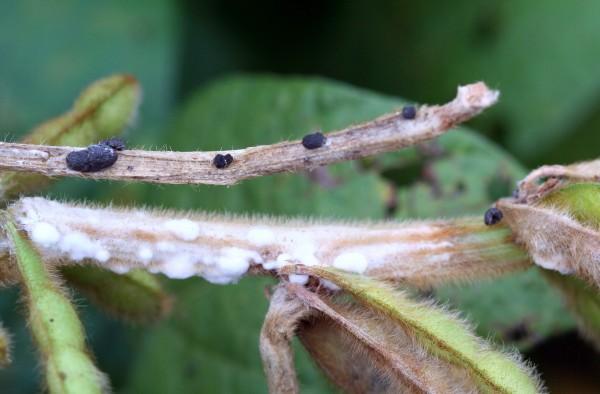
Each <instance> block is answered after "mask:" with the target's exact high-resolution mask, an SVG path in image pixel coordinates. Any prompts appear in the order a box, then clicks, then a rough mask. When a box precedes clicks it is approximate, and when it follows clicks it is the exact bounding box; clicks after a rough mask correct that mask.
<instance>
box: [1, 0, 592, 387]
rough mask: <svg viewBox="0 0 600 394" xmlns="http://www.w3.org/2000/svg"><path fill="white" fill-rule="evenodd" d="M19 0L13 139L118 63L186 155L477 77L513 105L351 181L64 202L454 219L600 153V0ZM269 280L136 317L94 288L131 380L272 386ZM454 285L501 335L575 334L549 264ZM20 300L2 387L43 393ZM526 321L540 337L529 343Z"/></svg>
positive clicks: (198, 284) (142, 121) (104, 342)
mask: <svg viewBox="0 0 600 394" xmlns="http://www.w3.org/2000/svg"><path fill="white" fill-rule="evenodd" d="M1 5H2V7H1V8H0V10H1V12H0V135H2V136H4V138H5V139H7V140H14V139H17V138H18V137H19V136H20V135H22V134H23V133H25V132H26V131H27V130H29V129H30V128H31V127H33V126H34V125H35V124H37V123H39V122H41V121H43V120H45V119H47V118H49V117H52V116H55V115H58V114H60V113H61V112H63V111H65V110H66V109H68V108H69V106H70V104H71V102H72V100H73V99H74V98H75V97H76V95H77V94H78V93H79V91H80V90H81V89H82V88H83V87H84V86H86V85H87V84H88V83H90V82H92V81H93V80H95V79H98V78H101V77H103V76H106V75H109V74H112V73H115V72H128V73H132V74H134V75H135V76H136V77H137V78H138V79H139V80H140V82H141V84H142V86H143V88H144V101H143V104H142V107H141V109H140V113H139V116H138V121H137V123H136V124H135V126H134V127H132V128H131V129H130V130H128V131H127V134H126V136H127V139H128V141H129V143H130V145H132V146H138V147H141V146H143V147H152V148H163V147H168V148H172V149H176V150H195V149H221V148H223V149H227V148H231V147H242V146H246V145H250V144H264V143H271V142H276V141H279V140H281V139H287V138H298V137H300V136H302V135H303V134H304V133H306V132H308V131H310V130H313V129H316V128H322V129H324V130H331V129H334V128H339V127H343V126H346V125H348V124H350V123H352V122H356V121H360V120H366V119H369V118H372V117H374V116H377V115H379V114H382V113H384V112H386V111H389V110H390V109H392V108H396V107H398V106H399V105H401V104H402V103H403V102H406V101H405V100H408V101H410V102H432V103H437V102H444V101H446V100H448V99H450V98H451V97H453V95H454V93H455V89H456V86H457V85H458V84H464V83H468V82H472V81H477V80H485V81H486V82H487V83H488V84H489V85H490V86H492V87H495V88H499V89H500V90H501V91H502V96H501V100H500V103H499V104H498V105H497V106H496V107H494V108H493V109H491V110H489V111H486V113H485V114H484V115H482V116H481V117H479V118H478V119H477V120H475V121H473V122H472V123H470V127H471V128H472V129H475V130H477V132H476V133H472V132H469V131H466V130H463V131H460V132H457V133H453V134H449V135H448V136H446V137H444V138H442V139H441V140H440V141H439V142H438V143H436V144H434V145H432V146H431V147H432V148H433V149H431V150H427V149H426V150H415V149H409V150H406V151H403V152H400V153H397V154H388V155H383V156H382V157H379V158H377V159H373V160H368V161H366V162H364V163H361V164H360V165H359V164H356V163H346V164H343V165H338V166H333V167H331V168H330V169H329V175H330V176H331V177H333V179H335V180H336V185H337V186H335V187H332V188H327V187H323V186H322V185H319V184H318V183H315V182H314V181H311V180H310V179H309V178H308V177H306V176H305V175H303V174H300V175H296V176H293V175H281V176H275V177H269V178H265V179H258V180H253V181H248V182H245V183H243V184H242V185H240V186H236V187H232V188H217V187H206V186H195V187H187V186H186V187H183V186H177V187H174V186H162V187H157V186H147V185H123V184H108V183H105V182H83V181H75V180H67V181H64V182H61V183H60V184H58V185H57V186H56V187H54V188H53V190H52V191H51V195H52V196H54V197H68V198H78V199H81V198H84V197H86V198H90V199H93V200H98V201H111V200H112V201H115V202H117V203H121V204H137V203H144V204H148V205H153V206H154V205H156V206H168V207H175V208H181V209H190V208H194V209H206V210H219V211H231V212H243V213H251V212H261V213H271V214H287V215H319V216H326V217H342V218H348V219H360V218H373V219H377V218H383V217H390V218H400V219H405V218H428V217H443V216H445V217H450V216H456V215H463V214H481V213H482V212H483V211H484V210H485V208H486V207H487V206H488V204H489V203H490V202H491V201H493V200H494V199H496V198H498V197H500V196H503V195H507V194H508V193H510V191H511V189H512V188H513V187H514V182H515V181H516V180H517V179H519V178H520V177H521V176H522V175H523V174H524V173H525V172H526V171H527V169H529V168H531V167H534V166H537V165H540V164H542V163H556V162H570V161H575V160H583V159H589V158H593V157H596V156H597V155H598V153H597V152H598V145H599V144H598V143H599V142H600V138H598V131H599V126H600V111H598V110H599V109H600V73H599V72H598V70H599V69H600V68H599V65H600V50H599V49H598V48H599V47H598V43H599V42H600V23H598V20H600V19H599V17H600V2H597V1H593V0H587V1H585V0H582V1H577V2H565V1H559V0H546V1H544V2H534V1H527V0H522V1H516V0H513V1H467V0H455V1H447V2H442V1H434V0H426V1H410V2H409V1H341V0H339V1H318V0H307V1H298V2H292V1H275V0H272V1H254V2H246V1H219V0H204V1H195V2H194V1H166V0H148V1H128V2H122V1H81V2H77V1H66V0H65V1H39V0H25V1H18V2H17V1H14V2H13V1H2V3H1ZM233 74H237V76H232V75H233ZM240 74H241V75H240ZM259 74H260V76H259ZM331 80H337V81H342V82H343V83H339V82H333V81H331ZM350 85H354V86H355V87H358V88H359V89H357V88H354V87H351V86H350ZM370 91H372V92H378V93H377V94H376V93H372V92H370ZM398 97H403V98H405V99H404V100H403V99H400V98H398ZM481 136H485V137H487V138H482V137H481ZM432 152H441V154H432ZM392 189H393V190H395V197H394V198H393V203H390V200H389V197H388V196H389V194H390V193H389V192H390V190H392ZM264 285H265V282H264V281H259V280H256V279H246V280H243V281H242V282H241V283H240V285H238V286H228V287H217V286H214V285H209V284H206V283H204V282H203V281H201V280H199V279H198V280H186V281H180V282H170V283H168V286H169V287H170V288H172V290H173V292H174V293H175V294H176V295H177V297H178V300H179V301H178V303H177V305H176V308H175V312H174V315H173V317H172V318H171V319H169V320H168V321H164V322H161V323H159V324H157V325H154V326H150V327H135V328H132V327H128V326H127V325H125V324H123V323H120V322H116V321H113V320H110V319H109V318H106V317H104V316H103V315H101V314H99V313H98V312H96V310H95V309H94V308H93V307H92V306H89V305H88V304H87V302H86V301H85V300H83V299H81V297H79V296H76V297H77V299H78V301H79V304H80V306H81V307H80V310H81V313H82V315H83V317H84V320H85V322H86V328H87V331H88V335H89V338H90V343H91V345H92V347H93V350H94V352H95V354H96V355H97V357H98V363H99V365H100V368H101V369H102V370H104V371H107V372H108V373H109V374H110V376H111V380H112V383H113V387H114V388H115V391H117V392H129V393H141V392H143V393H165V392H171V393H186V392H190V393H196V392H207V393H212V392H222V393H254V392H256V393H261V392H264V391H265V389H266V386H265V382H264V378H263V376H262V371H261V366H260V363H259V356H258V349H257V340H258V334H257V330H258V329H259V328H260V324H261V319H262V315H264V312H265V310H266V301H265V300H264V297H263V295H262V287H263V286H264ZM435 295H437V296H438V298H440V299H441V300H443V301H447V302H449V303H450V304H451V305H454V306H457V307H458V308H460V309H461V310H463V311H464V312H465V313H466V314H467V315H468V316H469V317H470V318H471V319H472V320H473V321H474V322H476V323H478V325H479V328H478V329H479V332H480V333H481V334H482V335H484V336H490V337H492V338H494V339H496V340H499V341H503V342H505V343H508V344H514V345H516V346H519V347H520V348H521V349H524V350H527V349H530V348H531V346H533V345H536V344H539V343H542V342H543V341H544V340H545V339H547V338H550V337H552V336H554V335H559V334H561V333H564V332H565V331H568V330H570V329H572V328H573V320H572V319H571V318H570V317H569V315H568V314H567V313H566V312H565V311H564V309H563V308H562V306H561V301H560V299H559V298H558V296H557V294H555V293H554V292H553V290H552V289H550V288H549V287H548V286H547V285H546V284H545V282H544V281H543V280H541V278H540V277H539V275H537V273H536V272H535V271H531V272H529V273H526V274H522V275H516V276H511V277H508V278H503V279H501V280H498V281H494V282H493V283H491V282H486V283H483V284H472V285H470V286H465V287H448V288H443V289H439V290H437V291H436V292H435ZM17 299H18V295H17V292H16V290H14V289H12V290H9V291H5V292H3V293H2V294H1V295H0V306H1V309H0V318H1V319H2V321H3V322H4V324H5V325H6V326H7V327H8V328H9V330H10V331H11V332H12V333H13V334H14V341H13V347H14V362H13V365H12V366H11V367H9V368H8V369H6V370H2V371H0V389H1V390H2V392H15V393H26V392H36V391H37V390H38V387H39V381H38V378H39V372H40V368H39V367H38V365H39V364H38V361H36V359H35V353H34V349H33V348H32V346H31V344H30V342H29V338H28V334H27V331H26V327H25V325H24V320H23V317H22V316H23V315H22V313H20V309H21V308H20V307H18V306H15V305H17V303H16V301H17ZM523 326H524V327H526V335H525V336H524V337H523V338H518V340H517V341H512V340H513V339H515V338H514V335H512V334H511V333H513V331H514V329H515V328H519V327H523ZM578 357H584V356H578ZM565 358H566V356H565ZM299 369H300V378H301V381H302V383H303V387H304V388H305V391H306V392H315V393H317V392H324V391H326V390H328V389H326V387H327V384H326V383H324V381H323V380H322V378H321V377H320V376H319V374H318V372H317V371H315V370H314V368H312V367H311V366H310V363H309V362H308V361H307V360H306V359H305V357H304V356H302V357H301V359H300V360H299Z"/></svg>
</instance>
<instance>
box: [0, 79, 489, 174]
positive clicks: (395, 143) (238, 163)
mask: <svg viewBox="0 0 600 394" xmlns="http://www.w3.org/2000/svg"><path fill="white" fill-rule="evenodd" d="M498 94H499V93H498V92H497V91H493V90H490V89H488V87H487V86H486V85H485V84H483V83H481V82H480V83H476V84H472V85H467V86H464V87H460V88H459V89H458V95H457V96H456V98H455V99H454V100H453V101H451V102H449V103H447V104H445V105H442V106H431V107H428V106H423V107H420V108H419V109H418V112H417V115H416V118H415V119H410V120H409V119H404V118H403V116H402V112H401V111H397V112H394V113H392V114H389V115H385V116H382V117H380V118H377V119H375V120H372V121H370V122H367V123H363V124H359V125H355V126H350V127H348V128H346V129H344V130H340V131H337V132H333V133H329V134H327V135H326V138H327V139H326V143H325V145H324V146H322V147H320V148H318V149H311V150H308V149H306V148H304V147H303V146H302V144H301V143H300V141H291V142H281V143H278V144H274V145H263V146H256V147H251V148H246V149H237V150H232V151H227V152H223V153H229V154H231V155H232V157H233V162H232V163H231V165H229V166H228V167H227V168H221V169H219V168H216V167H215V166H214V165H213V158H214V157H215V155H216V154H217V153H218V152H150V151H141V150H126V151H123V152H120V153H119V159H118V160H117V162H116V163H115V164H114V165H113V166H112V167H111V168H108V169H106V170H103V171H99V172H93V173H85V174H84V173H81V172H78V171H73V170H70V169H69V168H67V165H66V161H65V158H66V156H67V154H68V153H70V152H71V151H73V148H71V147H58V146H44V145H26V144H13V143H0V170H12V171H26V172H35V173H40V174H44V175H46V176H80V177H87V178H95V179H113V180H126V181H141V182H153V183H170V184H197V183H204V184H215V185H231V184H234V183H237V182H239V181H241V180H244V179H248V178H254V177H259V176H264V175H270V174H275V173H281V172H296V171H300V170H305V169H312V168H316V167H319V166H323V165H327V164H332V163H336V162H341V161H347V160H355V159H358V158H362V157H366V156H372V155H375V154H378V153H383V152H389V151H393V150H397V149H400V148H403V147H406V146H410V145H414V144H417V143H420V142H423V141H427V140H430V139H432V138H435V137H437V136H439V135H441V134H442V133H444V132H445V131H447V130H449V129H451V128H452V127H454V126H456V125H457V124H459V123H461V122H464V121H466V120H468V119H470V118H472V117H473V116H475V115H477V114H479V113H480V112H481V111H483V110H484V109H485V108H487V107H489V106H491V105H493V104H494V103H495V102H496V101H497V99H498Z"/></svg>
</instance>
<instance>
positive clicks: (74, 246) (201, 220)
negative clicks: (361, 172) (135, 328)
mask: <svg viewBox="0 0 600 394" xmlns="http://www.w3.org/2000/svg"><path fill="white" fill-rule="evenodd" d="M10 211H11V213H12V214H13V215H14V217H15V218H16V220H17V222H18V224H19V225H20V226H21V228H22V229H23V230H25V231H26V232H27V234H28V235H29V237H30V238H31V239H32V241H33V242H34V244H35V245H36V246H37V247H38V248H39V250H40V252H41V253H42V255H43V256H44V260H45V261H46V262H47V264H89V263H93V264H97V265H99V266H101V267H103V268H106V269H110V270H112V271H114V272H117V273H124V272H127V271H129V270H131V269H134V268H142V269H146V270H148V271H150V272H154V273H163V274H165V275H166V276H168V277H171V278H174V279H181V278H187V277H190V276H194V275H197V276H202V277H204V278H206V279H207V280H209V281H211V282H213V283H221V284H224V283H231V282H235V281H237V279H238V278H239V277H241V276H242V275H244V274H246V273H247V272H248V271H249V270H250V271H251V272H259V273H263V274H265V273H268V272H270V273H271V274H277V273H278V272H279V270H280V268H281V267H284V266H286V265H296V264H303V265H320V266H333V267H336V268H339V269H343V270H347V271H351V272H357V273H361V274H366V275H369V276H373V277H377V278H380V279H385V280H390V281H402V282H407V283H411V284H414V285H418V286H432V285H435V284H438V283H442V282H448V281H461V280H471V279H473V278H482V277H493V276H497V275H500V274H503V273H507V272H513V271H516V270H522V269H526V268H527V267H529V266H530V262H529V260H528V258H527V255H526V254H525V253H524V252H523V251H522V250H521V249H520V248H519V247H518V246H515V245H514V244H513V240H512V236H511V233H510V230H508V229H507V228H506V227H502V226H500V225H497V226H485V225H483V223H482V220H481V218H463V219H455V220H446V221H422V222H407V223H397V222H382V223H370V222H363V223H360V222H356V223H344V222H329V223H328V222H314V221H302V220H298V219H283V218H282V219H277V220H274V219H270V218H264V217H254V218H240V217H235V216H216V215H206V214H195V215H192V214H187V215H186V214H181V213H175V212H167V211H144V210H126V209H114V208H96V207H86V206H82V205H76V204H67V203H59V202H54V201H50V200H46V199H43V198H39V197H38V198H23V199H21V200H20V201H18V202H16V203H15V204H13V205H12V206H11V207H10ZM0 245H2V242H1V240H0ZM2 253H3V251H2V248H1V247H0V254H2ZM4 253H5V254H6V253H7V250H4ZM6 276H8V275H6Z"/></svg>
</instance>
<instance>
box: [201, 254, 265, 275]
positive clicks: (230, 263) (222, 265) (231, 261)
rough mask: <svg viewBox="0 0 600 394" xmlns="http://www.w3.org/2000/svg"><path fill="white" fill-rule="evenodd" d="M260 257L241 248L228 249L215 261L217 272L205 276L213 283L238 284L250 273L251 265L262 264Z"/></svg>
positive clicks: (213, 271)
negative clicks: (239, 280) (241, 278)
mask: <svg viewBox="0 0 600 394" xmlns="http://www.w3.org/2000/svg"><path fill="white" fill-rule="evenodd" d="M261 261H262V259H261V257H260V255H259V254H258V253H256V252H252V251H249V250H244V249H240V248H226V249H224V250H223V251H222V252H221V255H220V256H219V257H217V259H216V261H215V266H216V268H217V269H216V270H212V271H211V272H209V273H206V274H204V278H205V279H206V280H208V281H209V282H211V283H216V284H227V283H232V282H237V281H238V279H239V278H240V277H241V276H242V275H244V274H245V273H246V271H248V268H250V263H251V262H254V263H260V262H261Z"/></svg>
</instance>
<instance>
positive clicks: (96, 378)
mask: <svg viewBox="0 0 600 394" xmlns="http://www.w3.org/2000/svg"><path fill="white" fill-rule="evenodd" d="M5 229H6V232H7V234H8V237H9V239H10V242H11V243H12V247H13V251H14V254H15V257H16V264H17V268H18V270H19V273H20V274H21V278H22V284H23V289H24V290H25V296H26V299H27V308H28V310H29V327H30V329H31V331H32V334H33V337H34V338H35V341H36V343H37V346H38V348H39V350H40V352H41V355H42V359H43V361H44V366H45V371H46V382H47V385H48V389H49V391H50V393H53V394H63V393H65V394H67V393H69V394H70V393H73V394H79V393H103V392H106V391H107V386H108V384H107V380H106V378H105V376H104V375H103V374H102V373H101V372H100V371H99V370H98V369H97V368H96V366H95V365H94V363H93V362H92V359H91V357H90V354H89V352H88V350H87V349H86V345H85V335H84V330H83V326H82V324H81V322H80V321H79V318H78V317H77V313H76V311H75V308H74V307H73V305H72V304H71V302H70V301H69V299H68V298H67V297H66V296H65V295H64V294H63V292H62V291H61V289H60V288H59V287H58V286H57V285H56V283H55V280H54V278H52V274H51V273H50V272H48V271H47V269H46V267H45V265H44V264H43V262H42V260H41V258H40V256H39V254H38V253H37V251H36V250H35V249H34V248H33V247H32V245H31V244H30V242H29V241H28V240H27V239H26V238H25V237H23V236H22V235H21V234H20V233H19V231H18V230H17V229H16V227H15V225H14V224H13V223H12V222H11V221H7V223H6V224H5Z"/></svg>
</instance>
